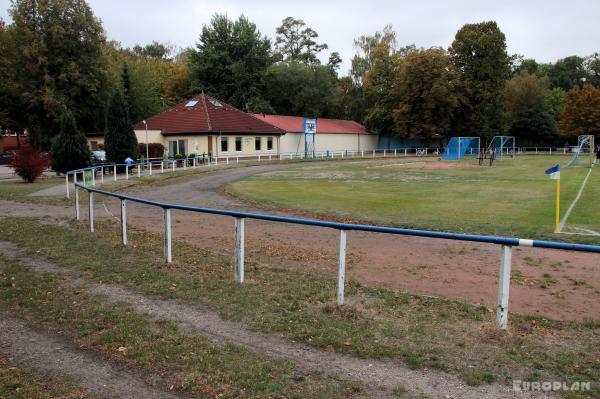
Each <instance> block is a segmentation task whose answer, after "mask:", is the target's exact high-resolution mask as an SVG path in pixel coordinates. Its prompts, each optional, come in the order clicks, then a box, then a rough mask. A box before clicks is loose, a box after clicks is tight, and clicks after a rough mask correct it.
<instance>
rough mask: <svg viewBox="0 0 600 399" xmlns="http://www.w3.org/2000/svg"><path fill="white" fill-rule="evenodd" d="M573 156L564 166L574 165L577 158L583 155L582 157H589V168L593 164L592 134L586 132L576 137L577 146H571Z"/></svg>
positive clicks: (577, 160)
mask: <svg viewBox="0 0 600 399" xmlns="http://www.w3.org/2000/svg"><path fill="white" fill-rule="evenodd" d="M572 151H573V156H572V157H571V159H570V160H569V162H567V164H566V165H565V167H567V168H568V167H569V166H573V165H576V164H577V163H578V162H579V158H581V155H583V159H586V158H588V159H589V165H590V168H591V167H592V165H593V164H594V136H592V135H590V134H586V135H583V136H579V137H577V147H573V148H572Z"/></svg>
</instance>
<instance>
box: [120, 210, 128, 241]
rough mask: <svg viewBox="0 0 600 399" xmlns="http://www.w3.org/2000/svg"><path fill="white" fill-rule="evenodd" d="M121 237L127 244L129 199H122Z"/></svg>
mask: <svg viewBox="0 0 600 399" xmlns="http://www.w3.org/2000/svg"><path fill="white" fill-rule="evenodd" d="M121 239H122V240H123V245H127V200H124V199H121Z"/></svg>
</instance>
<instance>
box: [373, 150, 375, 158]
mask: <svg viewBox="0 0 600 399" xmlns="http://www.w3.org/2000/svg"><path fill="white" fill-rule="evenodd" d="M373 158H375V150H373Z"/></svg>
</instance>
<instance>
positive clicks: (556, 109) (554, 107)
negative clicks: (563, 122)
mask: <svg viewBox="0 0 600 399" xmlns="http://www.w3.org/2000/svg"><path fill="white" fill-rule="evenodd" d="M566 98H567V93H566V92H565V91H564V90H563V89H561V88H560V87H555V88H553V89H550V90H547V91H546V95H545V101H546V104H547V105H548V108H549V110H550V113H551V114H552V118H553V119H554V121H555V122H558V119H559V118H560V114H561V113H562V110H563V108H564V107H565V100H566Z"/></svg>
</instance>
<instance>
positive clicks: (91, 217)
mask: <svg viewBox="0 0 600 399" xmlns="http://www.w3.org/2000/svg"><path fill="white" fill-rule="evenodd" d="M88 198H89V201H88V204H89V209H88V215H89V222H90V232H92V233H93V232H94V193H93V192H91V191H88Z"/></svg>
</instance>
